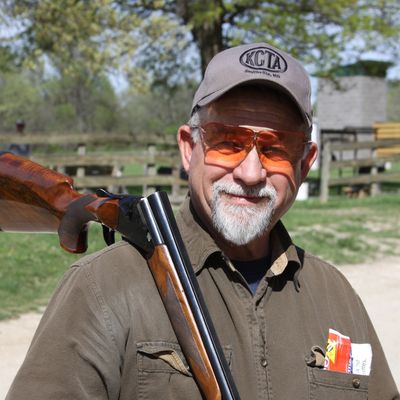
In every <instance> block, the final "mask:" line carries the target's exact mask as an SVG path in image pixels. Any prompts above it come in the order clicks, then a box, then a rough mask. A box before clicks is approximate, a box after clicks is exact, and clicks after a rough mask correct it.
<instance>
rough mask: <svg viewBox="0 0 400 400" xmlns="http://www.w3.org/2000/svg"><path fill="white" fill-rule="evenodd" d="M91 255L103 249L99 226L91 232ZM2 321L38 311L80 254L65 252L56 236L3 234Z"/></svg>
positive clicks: (0, 244)
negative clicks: (27, 312)
mask: <svg viewBox="0 0 400 400" xmlns="http://www.w3.org/2000/svg"><path fill="white" fill-rule="evenodd" d="M89 241H90V246H89V250H88V251H89V252H93V251H95V250H97V249H100V248H102V247H104V244H103V240H102V236H101V230H100V227H99V226H92V227H91V228H90V233H89ZM0 254H1V265H0V319H5V318H10V317H13V316H16V315H18V314H21V313H23V312H26V311H32V310H37V309H39V308H40V307H42V306H43V305H45V304H46V303H47V301H48V298H49V296H50V294H51V293H52V292H53V290H54V289H55V287H56V285H57V282H58V281H59V279H60V278H61V276H62V274H63V273H64V272H65V271H66V270H67V269H68V267H69V265H71V264H72V263H73V262H74V261H75V260H76V259H78V258H79V257H80V255H76V254H70V253H67V252H66V251H64V250H62V249H61V247H60V246H59V244H58V237H57V235H54V234H25V233H0Z"/></svg>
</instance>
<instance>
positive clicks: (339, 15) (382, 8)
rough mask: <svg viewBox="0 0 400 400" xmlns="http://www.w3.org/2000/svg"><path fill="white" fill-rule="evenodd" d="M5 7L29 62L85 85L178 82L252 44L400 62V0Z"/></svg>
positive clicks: (321, 56)
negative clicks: (110, 80) (110, 73)
mask: <svg viewBox="0 0 400 400" xmlns="http://www.w3.org/2000/svg"><path fill="white" fill-rule="evenodd" d="M3 9H4V11H3V13H5V14H6V15H8V16H10V18H11V19H12V21H13V22H15V21H17V26H18V28H19V29H18V30H17V33H16V34H15V35H14V36H13V37H12V38H11V40H14V43H15V44H20V45H22V46H19V48H20V51H21V52H22V53H23V54H24V55H25V56H26V57H25V59H27V60H30V62H31V63H32V61H33V60H37V59H40V58H41V57H42V56H43V55H46V56H47V57H48V58H49V59H50V61H51V62H52V63H53V65H54V67H55V68H56V69H57V70H58V71H60V72H61V73H62V74H68V75H74V76H79V77H81V79H82V77H85V79H92V78H93V77H94V76H97V75H98V74H99V73H100V72H104V71H105V70H109V69H113V68H114V69H115V68H117V69H119V70H124V71H125V72H127V73H128V75H129V77H130V79H131V80H132V81H134V82H135V83H136V84H137V85H138V86H142V87H144V88H146V85H147V84H148V83H149V82H150V83H151V82H153V80H155V81H158V82H164V83H166V84H168V85H170V86H171V85H174V84H182V82H183V80H182V75H185V74H186V76H187V77H188V78H189V79H193V77H194V75H193V73H194V72H195V70H196V68H197V66H198V63H197V60H198V59H200V62H201V67H202V70H203V71H204V68H205V65H206V64H207V63H208V61H209V60H210V59H211V57H212V56H213V55H214V54H215V53H217V52H218V51H220V50H222V49H223V48H225V47H227V46H230V45H235V44H239V43H247V42H251V41H267V42H269V43H271V44H275V45H277V46H278V47H280V48H282V49H285V50H288V51H289V52H291V53H292V54H294V55H295V56H297V57H298V58H300V59H301V60H302V61H304V62H305V63H308V64H311V65H314V66H315V68H316V69H320V70H324V71H329V70H330V69H331V67H333V66H335V65H338V64H339V62H341V61H345V63H348V62H349V61H355V60H356V59H357V58H359V57H360V55H361V54H363V53H365V52H366V51H369V50H374V51H381V52H383V54H385V55H386V56H398V55H399V54H398V53H399V40H398V39H399V32H400V4H399V2H398V0H337V1H335V2H332V1H328V0H302V1H297V0H269V1H258V0H218V1H217V0H91V1H75V0H59V1H51V0H19V1H16V0H5V6H3ZM193 44H195V46H196V47H197V49H198V54H199V56H200V57H199V58H197V57H196V56H195V55H194V54H195V53H194V51H193V49H194V48H193ZM349 55H350V56H349ZM343 57H344V58H343ZM349 57H350V59H349ZM132 61H134V66H136V69H135V70H132V69H130V68H129V67H130V63H131V62H132ZM177 69H179V73H177ZM149 71H150V72H149ZM184 72H185V73H184Z"/></svg>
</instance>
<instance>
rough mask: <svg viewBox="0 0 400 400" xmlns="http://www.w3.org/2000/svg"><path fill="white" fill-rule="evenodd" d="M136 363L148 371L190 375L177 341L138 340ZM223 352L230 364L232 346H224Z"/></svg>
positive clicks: (229, 364)
mask: <svg viewBox="0 0 400 400" xmlns="http://www.w3.org/2000/svg"><path fill="white" fill-rule="evenodd" d="M137 351H138V355H140V357H139V356H138V363H139V368H140V369H141V370H142V371H148V372H157V371H159V372H180V373H181V374H184V375H186V376H192V372H191V371H190V368H189V364H188V363H187V361H186V358H185V356H184V355H183V352H182V350H181V347H180V346H179V344H178V343H172V342H165V341H152V342H139V343H137ZM223 352H224V355H225V358H226V361H227V363H228V366H229V367H230V366H231V360H232V348H231V346H224V348H223Z"/></svg>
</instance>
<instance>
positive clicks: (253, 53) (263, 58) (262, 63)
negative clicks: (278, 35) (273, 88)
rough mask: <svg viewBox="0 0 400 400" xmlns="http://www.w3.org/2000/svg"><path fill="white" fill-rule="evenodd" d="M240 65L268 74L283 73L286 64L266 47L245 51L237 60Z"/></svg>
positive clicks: (279, 56)
mask: <svg viewBox="0 0 400 400" xmlns="http://www.w3.org/2000/svg"><path fill="white" fill-rule="evenodd" d="M239 61H240V63H241V64H242V65H244V66H245V67H248V68H251V69H258V70H264V71H270V72H285V71H286V70H287V63H286V61H285V59H284V58H283V57H282V56H281V55H280V54H279V53H277V52H276V51H274V50H272V49H270V48H268V47H254V48H252V49H249V50H247V51H245V52H244V53H243V54H242V55H241V56H240V59H239Z"/></svg>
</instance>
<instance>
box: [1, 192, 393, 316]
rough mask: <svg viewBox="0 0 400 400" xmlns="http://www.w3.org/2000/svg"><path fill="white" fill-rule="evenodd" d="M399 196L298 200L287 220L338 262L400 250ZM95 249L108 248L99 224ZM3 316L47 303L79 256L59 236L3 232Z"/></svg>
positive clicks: (305, 243)
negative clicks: (320, 201)
mask: <svg viewBox="0 0 400 400" xmlns="http://www.w3.org/2000/svg"><path fill="white" fill-rule="evenodd" d="M399 210H400V196H399V195H385V196H380V197H375V198H364V199H347V198H344V197H340V198H332V199H331V200H330V201H329V202H328V203H326V204H321V203H319V201H318V200H307V201H298V202H296V203H295V204H294V206H293V207H292V209H291V210H290V211H289V213H288V214H287V215H286V216H285V218H284V222H285V224H286V226H287V228H288V230H289V232H290V234H291V235H292V237H293V239H294V241H295V243H296V244H298V245H300V246H301V247H304V248H305V249H306V250H308V251H309V252H311V253H313V254H315V255H318V256H320V257H322V258H324V259H325V260H327V261H330V262H333V263H335V264H348V263H360V262H363V261H366V260H373V259H374V258H376V257H379V256H380V255H382V254H389V255H390V254H400V239H399V232H400V218H399V217H398V213H399ZM89 243H90V246H89V250H88V252H89V253H90V252H93V251H95V250H97V249H100V248H102V247H104V246H105V245H104V242H103V239H102V234H101V230H100V227H99V226H98V225H93V226H91V228H90V232H89ZM0 254H1V264H0V319H4V318H11V317H13V316H16V315H19V314H21V313H24V312H27V311H30V310H37V309H40V308H41V307H43V306H44V305H45V304H46V303H47V301H48V299H49V296H50V295H51V293H52V292H53V291H54V289H55V287H56V286H57V282H58V281H59V279H60V277H61V276H62V274H63V273H64V272H65V271H66V270H67V269H68V267H69V265H71V263H73V262H74V260H76V259H77V258H79V257H80V256H79V255H73V254H69V253H67V252H65V251H64V250H62V249H61V248H60V247H59V244H58V238H57V236H56V235H50V234H22V233H0Z"/></svg>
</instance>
